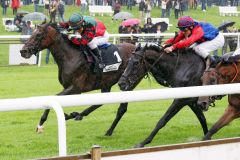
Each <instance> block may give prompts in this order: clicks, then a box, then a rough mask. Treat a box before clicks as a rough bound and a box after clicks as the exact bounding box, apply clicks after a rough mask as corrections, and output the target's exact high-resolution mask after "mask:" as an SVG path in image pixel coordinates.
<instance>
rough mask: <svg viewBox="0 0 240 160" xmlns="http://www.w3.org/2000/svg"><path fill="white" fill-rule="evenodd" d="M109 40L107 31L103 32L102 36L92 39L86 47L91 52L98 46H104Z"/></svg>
mask: <svg viewBox="0 0 240 160" xmlns="http://www.w3.org/2000/svg"><path fill="white" fill-rule="evenodd" d="M108 39H109V34H108V32H107V31H105V33H104V35H103V36H99V37H94V38H93V39H92V41H91V42H89V43H88V44H87V45H88V47H89V48H91V50H93V49H95V48H97V47H98V46H101V45H103V44H106V43H107V42H108Z"/></svg>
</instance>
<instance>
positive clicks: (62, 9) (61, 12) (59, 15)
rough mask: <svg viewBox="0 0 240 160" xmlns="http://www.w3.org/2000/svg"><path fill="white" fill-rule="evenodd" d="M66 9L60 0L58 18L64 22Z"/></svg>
mask: <svg viewBox="0 0 240 160" xmlns="http://www.w3.org/2000/svg"><path fill="white" fill-rule="evenodd" d="M64 11H65V4H64V2H63V1H62V0H60V1H59V4H58V19H59V22H64Z"/></svg>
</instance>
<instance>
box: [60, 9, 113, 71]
mask: <svg viewBox="0 0 240 160" xmlns="http://www.w3.org/2000/svg"><path fill="white" fill-rule="evenodd" d="M60 26H62V27H63V28H66V29H68V28H70V29H72V30H74V31H76V32H77V33H79V34H80V35H81V36H75V35H74V36H73V35H69V36H68V38H69V40H71V41H72V42H73V43H74V44H77V45H88V47H89V48H90V49H91V50H92V52H93V53H94V54H95V55H96V56H97V57H98V59H99V62H98V63H99V68H101V69H102V68H104V64H103V62H102V55H101V51H100V50H99V49H98V46H99V45H103V44H105V43H107V42H108V39H109V35H108V32H107V31H106V27H105V25H104V24H103V23H102V22H101V21H98V20H95V19H94V18H92V17H89V16H82V15H80V14H77V13H74V14H72V15H71V17H70V18H69V21H68V22H66V23H60Z"/></svg>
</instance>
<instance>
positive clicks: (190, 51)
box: [144, 44, 195, 54]
mask: <svg viewBox="0 0 240 160" xmlns="http://www.w3.org/2000/svg"><path fill="white" fill-rule="evenodd" d="M144 50H153V51H156V52H159V53H160V52H164V51H163V47H161V46H158V45H151V44H150V45H146V46H145V47H144ZM173 54H195V51H194V50H193V49H192V48H183V49H177V50H175V51H173Z"/></svg>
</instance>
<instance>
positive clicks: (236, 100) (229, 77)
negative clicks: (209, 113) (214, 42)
mask: <svg viewBox="0 0 240 160" xmlns="http://www.w3.org/2000/svg"><path fill="white" fill-rule="evenodd" d="M239 71H240V62H229V63H228V62H224V61H221V62H220V63H218V64H217V66H216V67H215V68H209V69H207V70H206V71H205V72H204V74H203V76H202V78H201V79H202V84H203V85H215V84H227V83H239V82H240V74H239ZM208 103H209V97H208V96H205V97H199V100H198V104H199V105H202V106H204V105H208ZM239 117H240V94H231V95H228V106H227V108H226V110H225V112H224V113H223V115H222V116H221V117H220V119H219V120H218V121H217V122H216V123H215V124H214V125H213V126H212V128H211V129H210V130H209V131H208V133H207V134H206V135H205V137H203V140H210V139H211V137H212V135H213V134H215V133H217V132H218V131H219V130H220V129H221V128H223V127H224V126H226V125H227V124H229V123H230V122H231V121H233V120H234V119H236V118H239Z"/></svg>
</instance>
